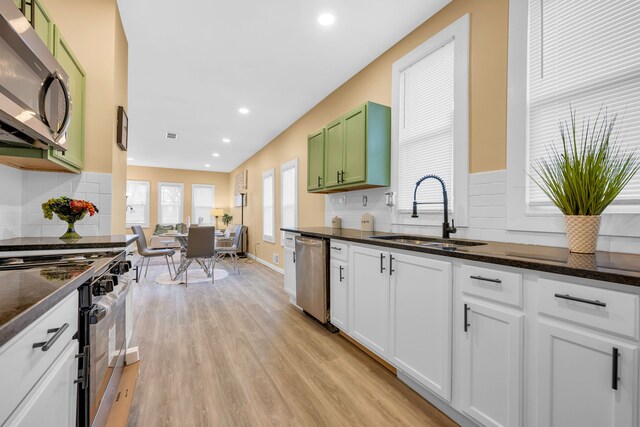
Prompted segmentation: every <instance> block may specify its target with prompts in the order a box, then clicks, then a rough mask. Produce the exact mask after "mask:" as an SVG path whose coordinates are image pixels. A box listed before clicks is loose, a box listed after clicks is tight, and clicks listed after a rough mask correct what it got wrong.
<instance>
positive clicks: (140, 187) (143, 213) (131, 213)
mask: <svg viewBox="0 0 640 427" xmlns="http://www.w3.org/2000/svg"><path fill="white" fill-rule="evenodd" d="M149 189H150V185H149V181H135V180H127V213H126V221H127V225H128V226H131V225H140V226H142V227H145V228H147V227H149V193H150V191H149Z"/></svg>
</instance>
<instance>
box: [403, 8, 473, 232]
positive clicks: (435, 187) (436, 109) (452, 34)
mask: <svg viewBox="0 0 640 427" xmlns="http://www.w3.org/2000/svg"><path fill="white" fill-rule="evenodd" d="M468 76H469V16H468V15H465V16H463V17H462V18H460V19H459V20H458V21H456V22H454V23H453V24H451V25H450V26H449V27H447V28H445V29H444V30H442V31H441V32H440V33H438V34H436V35H435V36H433V37H432V38H431V39H429V40H427V41H426V42H425V43H423V44H422V45H420V46H418V47H417V48H416V49H414V50H413V51H412V52H410V53H409V54H407V55H406V56H404V57H403V58H401V59H400V60H399V61H398V62H396V63H395V64H394V65H393V103H394V108H393V111H394V116H393V125H392V129H393V145H394V148H393V151H394V156H395V159H397V162H393V165H394V166H393V167H394V169H395V171H394V173H392V176H394V177H395V185H392V186H393V187H395V188H396V191H397V193H398V199H397V209H398V212H400V213H402V212H404V213H407V212H410V211H411V209H412V203H413V195H414V189H415V184H416V181H418V180H419V179H420V178H421V177H423V176H425V175H431V174H433V175H437V176H439V177H441V178H442V179H443V181H444V183H445V185H446V188H447V191H448V194H449V209H450V210H451V211H453V212H455V213H456V220H457V222H458V224H461V225H465V223H466V204H467V175H468V168H469V162H468V141H469V136H468V135H469V117H468V111H469V110H468V103H469V101H468V98H469V96H468V94H469V89H468V84H469V83H468V81H469V77H468ZM396 163H397V164H396ZM417 198H418V201H420V202H427V203H433V204H425V205H420V207H419V210H420V211H423V212H430V211H431V212H442V205H438V204H436V203H440V202H442V189H441V186H440V184H439V183H438V182H437V181H435V180H432V181H425V182H424V183H423V184H422V185H421V186H420V188H419V190H418V194H417ZM438 215H441V214H438Z"/></svg>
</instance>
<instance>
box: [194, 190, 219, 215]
mask: <svg viewBox="0 0 640 427" xmlns="http://www.w3.org/2000/svg"><path fill="white" fill-rule="evenodd" d="M215 199H216V187H215V186H213V185H205V184H194V185H192V186H191V205H192V206H191V215H192V218H191V221H193V222H195V223H198V224H199V223H200V218H202V224H213V217H212V216H211V209H212V208H213V207H214V206H215Z"/></svg>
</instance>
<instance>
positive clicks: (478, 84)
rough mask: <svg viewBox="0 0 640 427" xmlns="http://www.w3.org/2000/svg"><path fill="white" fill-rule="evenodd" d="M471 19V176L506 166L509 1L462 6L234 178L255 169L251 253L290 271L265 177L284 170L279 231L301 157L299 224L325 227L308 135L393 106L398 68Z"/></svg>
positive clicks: (401, 45) (447, 11) (424, 28)
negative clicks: (287, 179) (286, 191)
mask: <svg viewBox="0 0 640 427" xmlns="http://www.w3.org/2000/svg"><path fill="white" fill-rule="evenodd" d="M466 13H469V15H470V16H471V52H470V55H471V57H470V76H469V77H470V160H469V170H470V172H472V173H475V172H483V171H491V170H498V169H504V168H505V165H506V99H507V29H508V0H454V1H453V2H452V3H450V4H449V5H448V6H447V7H445V8H444V9H443V10H441V11H440V12H439V13H437V14H436V15H435V16H433V17H432V18H431V19H429V20H428V21H426V22H425V23H424V24H422V25H421V26H419V27H418V28H417V29H416V30H414V31H413V32H412V33H411V34H409V35H408V36H407V37H405V38H404V39H402V40H401V41H400V42H398V43H397V44H396V45H395V46H393V47H392V48H391V49H389V50H388V51H387V52H385V53H384V54H382V55H381V56H380V57H378V58H377V59H376V60H375V61H373V62H372V63H371V64H369V65H368V66H367V67H365V68H364V69H363V70H361V71H360V72H359V73H358V74H356V75H355V76H354V77H353V78H351V79H350V80H349V81H347V82H346V83H345V84H343V85H342V86H341V87H340V88H338V89H337V90H336V91H334V92H333V93H332V94H330V95H329V96H328V97H326V98H325V99H324V100H322V101H321V102H320V103H319V104H318V105H316V106H315V107H314V108H313V109H311V110H310V111H309V112H307V113H306V114H305V115H304V116H302V117H301V118H300V119H299V120H298V121H296V122H295V123H294V124H293V125H291V126H290V127H289V128H288V129H286V130H285V131H284V132H283V133H282V134H280V135H279V136H278V137H276V138H275V139H274V140H273V141H271V142H270V143H269V144H268V145H267V146H266V147H264V148H263V149H262V150H261V151H259V152H258V153H257V154H255V155H254V156H253V157H251V158H250V159H249V160H247V161H246V162H245V163H243V164H242V165H240V166H239V167H238V168H237V169H236V170H234V171H233V172H232V173H231V176H232V179H233V176H234V175H236V174H237V173H239V172H240V171H241V170H244V169H247V170H248V171H249V184H248V202H249V207H248V209H246V210H245V224H246V225H247V226H248V227H249V246H250V252H251V253H256V249H255V244H256V243H258V244H259V245H258V248H257V256H258V257H259V258H262V259H264V260H266V261H269V262H271V260H272V256H273V253H278V254H279V255H280V259H281V261H280V267H282V259H283V257H282V254H283V251H282V246H281V244H280V237H279V235H278V237H277V238H276V243H275V244H273V243H268V242H264V241H262V203H261V200H262V173H263V172H264V171H266V170H268V169H270V168H274V167H275V168H276V225H277V226H278V227H279V224H280V190H279V189H280V164H281V163H284V162H286V161H288V160H291V159H292V158H296V157H297V158H298V159H299V171H298V181H299V185H298V218H299V225H300V226H320V225H323V224H324V196H322V195H314V194H308V193H307V191H306V174H307V165H306V158H307V148H306V139H307V134H308V133H311V132H312V131H315V130H317V129H319V128H322V127H323V126H324V125H325V124H326V123H327V122H329V121H331V120H333V119H335V118H336V117H339V116H340V115H341V114H343V113H345V112H347V111H349V110H350V109H352V108H353V107H355V106H357V105H359V104H361V103H363V102H365V101H374V102H378V103H381V104H385V105H391V66H392V64H393V63H394V62H396V61H397V60H398V59H400V58H401V57H403V56H404V55H405V54H407V53H408V52H410V51H411V50H413V49H415V48H416V47H417V46H418V45H420V44H421V43H423V42H425V41H426V40H427V39H429V38H430V37H431V36H433V35H434V34H436V33H438V32H439V31H440V30H442V29H444V28H445V27H446V26H448V25H449V24H451V23H453V22H454V21H455V20H457V19H458V18H460V17H461V16H463V15H464V14H466ZM232 191H233V190H231V192H232ZM231 197H233V195H232V194H230V198H231ZM239 213H240V211H239V208H238V209H233V215H234V216H235V215H239Z"/></svg>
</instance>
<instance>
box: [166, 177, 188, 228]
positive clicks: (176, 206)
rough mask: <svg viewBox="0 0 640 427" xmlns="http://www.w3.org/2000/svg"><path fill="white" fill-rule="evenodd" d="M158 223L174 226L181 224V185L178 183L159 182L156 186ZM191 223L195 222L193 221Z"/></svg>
mask: <svg viewBox="0 0 640 427" xmlns="http://www.w3.org/2000/svg"><path fill="white" fill-rule="evenodd" d="M158 186H159V188H158V199H159V205H160V208H159V209H158V223H159V224H162V225H175V224H178V223H181V222H182V209H183V208H182V206H183V204H182V203H183V197H182V190H183V185H182V184H179V183H169V182H161V183H160V184H158ZM192 221H194V222H195V220H194V219H192Z"/></svg>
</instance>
